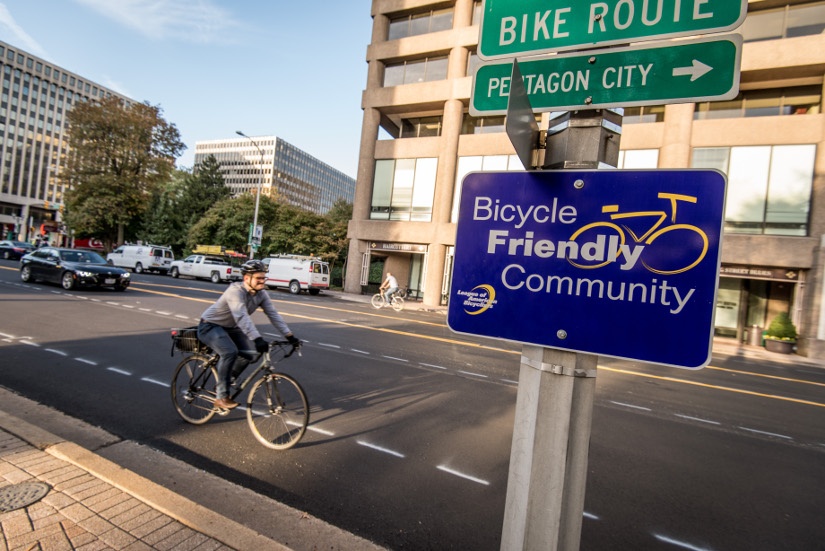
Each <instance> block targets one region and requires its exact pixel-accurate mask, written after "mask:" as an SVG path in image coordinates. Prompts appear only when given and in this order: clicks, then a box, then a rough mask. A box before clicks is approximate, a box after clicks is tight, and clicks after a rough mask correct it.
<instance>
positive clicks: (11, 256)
mask: <svg viewBox="0 0 825 551" xmlns="http://www.w3.org/2000/svg"><path fill="white" fill-rule="evenodd" d="M33 250H34V245H31V244H29V243H25V242H23V241H11V240H5V241H0V256H2V257H3V258H5V259H6V260H15V259H18V258H20V257H22V256H23V255H24V254H26V253H30V252H32V251H33Z"/></svg>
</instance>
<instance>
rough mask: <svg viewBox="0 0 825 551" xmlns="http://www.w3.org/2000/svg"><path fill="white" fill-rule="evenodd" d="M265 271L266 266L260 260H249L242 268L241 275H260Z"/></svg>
mask: <svg viewBox="0 0 825 551" xmlns="http://www.w3.org/2000/svg"><path fill="white" fill-rule="evenodd" d="M265 271H266V266H265V265H264V263H263V262H261V261H260V260H247V261H246V262H244V263H243V265H242V266H241V274H243V275H246V274H254V273H260V272H265Z"/></svg>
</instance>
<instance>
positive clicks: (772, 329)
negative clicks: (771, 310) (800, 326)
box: [765, 312, 797, 341]
mask: <svg viewBox="0 0 825 551" xmlns="http://www.w3.org/2000/svg"><path fill="white" fill-rule="evenodd" d="M765 337H768V338H774V339H780V340H784V341H792V340H796V337H797V333H796V326H795V325H794V324H793V322H792V321H791V318H790V317H788V314H787V313H785V312H780V313H779V314H777V315H776V317H774V318H773V321H771V324H770V325H769V326H768V330H767V331H766V332H765Z"/></svg>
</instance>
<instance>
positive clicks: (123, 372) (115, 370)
mask: <svg viewBox="0 0 825 551" xmlns="http://www.w3.org/2000/svg"><path fill="white" fill-rule="evenodd" d="M106 371H111V372H113V373H117V374H118V375H126V376H127V377H131V376H132V372H131V371H126V370H125V369H120V368H119V367H107V368H106Z"/></svg>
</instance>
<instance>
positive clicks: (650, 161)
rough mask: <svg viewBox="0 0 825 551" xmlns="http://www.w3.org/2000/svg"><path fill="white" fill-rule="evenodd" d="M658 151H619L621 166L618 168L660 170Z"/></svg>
mask: <svg viewBox="0 0 825 551" xmlns="http://www.w3.org/2000/svg"><path fill="white" fill-rule="evenodd" d="M658 166H659V150H658V149H634V150H630V151H619V165H618V167H617V168H635V169H640V168H658Z"/></svg>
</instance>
